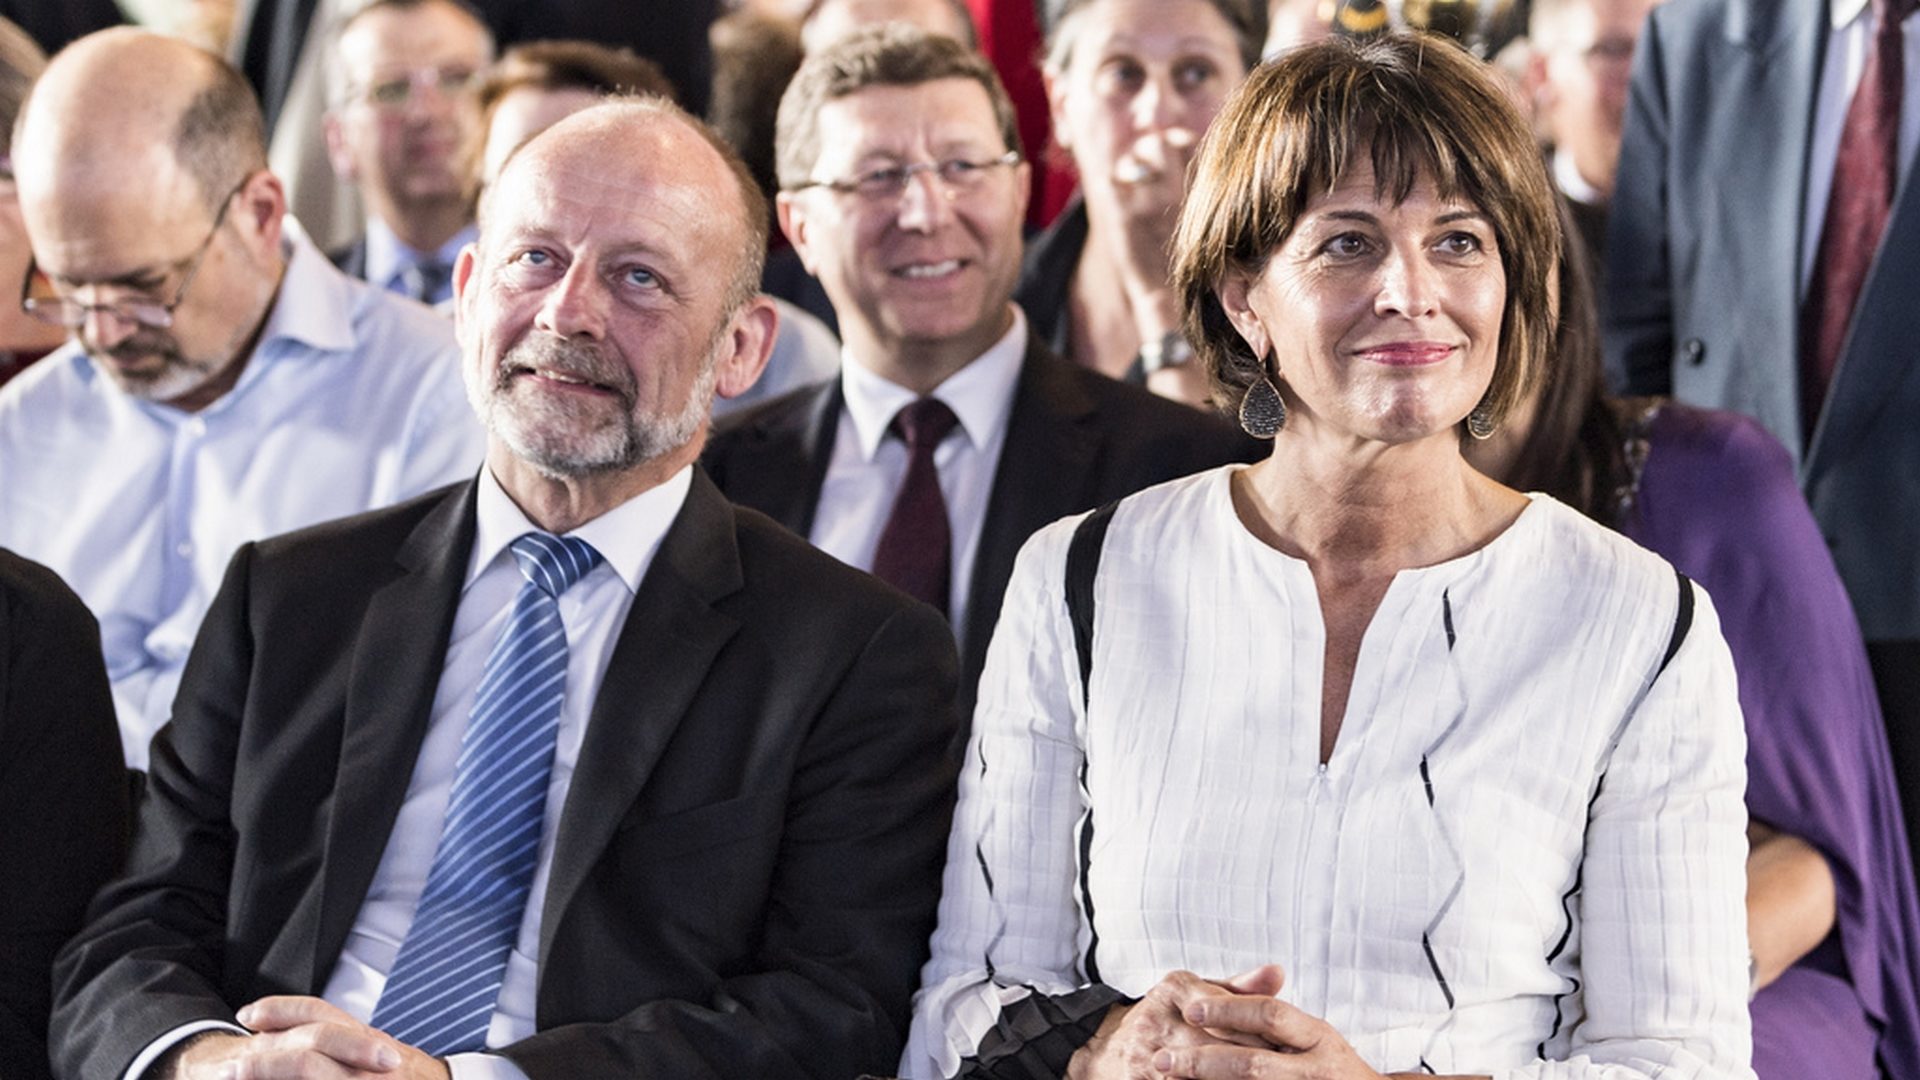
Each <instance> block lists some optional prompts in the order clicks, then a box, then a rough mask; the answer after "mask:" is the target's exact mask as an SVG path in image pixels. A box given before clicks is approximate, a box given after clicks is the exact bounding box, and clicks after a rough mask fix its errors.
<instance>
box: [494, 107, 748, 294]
mask: <svg viewBox="0 0 1920 1080" xmlns="http://www.w3.org/2000/svg"><path fill="white" fill-rule="evenodd" d="M575 165H579V166H583V167H582V168H581V169H580V170H579V171H577V172H575V171H574V169H573V166H575ZM522 171H531V172H541V173H547V174H557V173H562V172H574V175H576V176H592V175H595V174H600V175H603V176H604V177H605V182H607V183H622V182H623V181H624V180H626V179H628V178H634V179H635V180H636V184H635V187H636V190H638V191H641V192H645V191H650V190H656V189H658V188H660V187H669V188H674V189H681V190H692V191H700V192H702V193H703V198H702V202H703V203H704V205H702V206H699V207H693V208H690V209H691V210H693V211H694V212H695V213H697V215H698V217H699V218H700V219H701V220H702V222H703V223H711V224H712V225H713V226H714V227H716V228H718V229H720V230H721V231H722V232H723V233H724V234H726V235H725V240H724V241H723V242H722V243H723V246H722V247H720V248H718V249H717V250H734V251H737V252H738V253H739V254H738V261H737V263H736V265H735V266H734V267H733V268H732V270H733V272H732V273H731V274H729V275H728V278H727V302H726V306H727V308H728V309H733V308H736V307H738V306H740V305H741V304H744V303H745V302H746V301H747V300H748V299H750V298H751V297H752V296H753V295H754V294H755V293H757V292H758V291H759V289H760V272H761V267H762V265H763V264H764V262H765V260H766V247H767V220H768V212H767V202H766V196H765V195H764V194H762V193H761V191H760V186H759V184H758V183H756V182H755V181H754V179H753V176H752V174H751V173H749V172H748V170H747V167H746V165H745V164H744V163H743V162H742V161H741V160H740V156H739V155H738V154H737V153H735V152H734V150H733V148H732V147H731V146H729V145H728V144H727V143H726V142H725V141H724V140H722V139H721V138H720V136H719V135H717V134H715V132H714V131H713V129H712V128H710V127H708V126H707V125H706V124H704V123H702V122H701V121H700V120H698V119H696V118H694V117H693V116H692V115H691V114H689V113H688V112H686V111H685V110H684V109H681V108H680V107H679V106H678V105H675V104H673V103H672V102H670V101H667V100H665V99H664V98H659V97H651V96H631V97H614V98H609V99H608V100H606V101H605V102H603V103H601V104H598V105H594V106H592V107H590V108H587V109H583V110H581V111H580V112H577V113H574V114H573V115H571V116H568V117H566V118H565V119H563V120H560V121H559V122H558V123H556V124H554V125H553V126H552V127H549V128H547V129H546V130H544V131H542V132H540V133H538V134H536V135H534V136H533V137H532V138H529V139H528V140H527V141H526V142H524V143H522V144H521V145H520V146H519V147H518V148H516V149H515V150H514V151H513V152H512V153H511V154H509V155H508V156H507V158H506V160H505V161H504V162H502V163H501V165H500V171H499V175H498V176H497V177H495V179H494V180H493V181H492V182H491V183H490V184H488V186H487V187H486V189H485V191H484V193H483V195H482V197H481V202H480V208H479V210H480V239H481V243H482V244H483V245H484V244H486V242H487V240H488V236H489V230H488V226H489V223H490V221H491V219H492V218H493V217H494V215H493V213H492V209H491V208H492V206H493V204H494V203H495V202H496V201H498V198H497V197H498V193H499V192H503V191H507V192H517V190H518V182H519V181H518V174H519V173H520V172H522ZM728 192H731V194H727V193H728ZM509 197H512V196H509Z"/></svg>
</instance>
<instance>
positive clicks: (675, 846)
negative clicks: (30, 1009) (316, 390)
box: [53, 100, 955, 1080]
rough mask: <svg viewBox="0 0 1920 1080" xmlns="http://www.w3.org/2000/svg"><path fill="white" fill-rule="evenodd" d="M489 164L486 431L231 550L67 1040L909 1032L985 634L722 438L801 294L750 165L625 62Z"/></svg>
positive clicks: (467, 290)
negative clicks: (782, 522) (797, 509)
mask: <svg viewBox="0 0 1920 1080" xmlns="http://www.w3.org/2000/svg"><path fill="white" fill-rule="evenodd" d="M489 192H490V193H489V195H488V199H487V202H486V203H485V204H484V205H483V206H482V208H481V233H480V239H479V241H478V242H477V244H476V245H475V246H474V247H470V248H468V249H467V250H466V251H465V252H463V253H462V255H461V258H460V261H459V264H458V266H457V268H456V270H455V305H456V318H457V322H458V327H459V333H460V338H461V342H462V346H463V353H464V363H465V365H466V372H465V374H466V376H467V382H468V388H469V393H470V396H471V397H472V399H473V401H474V403H475V406H476V408H477V410H478V411H479V412H480V413H481V415H482V417H483V418H484V419H485V420H486V422H487V426H488V430H489V449H488V455H487V464H486V466H485V467H484V468H483V469H482V470H481V473H480V475H479V477H478V478H477V479H476V480H475V481H473V482H471V483H468V484H464V485H461V486H459V487H457V488H453V489H448V490H446V491H444V492H440V493H435V494H431V495H428V496H424V497H422V498H420V499H418V500H415V501H414V502H411V503H407V504H403V505H401V506H398V507H395V508H392V509H389V510H384V511H380V512H376V513H373V514H368V515H364V516H362V517H358V518H352V519H346V520H343V521H339V522H334V523H330V524H326V525H322V526H319V527H316V528H313V529H310V530H307V531H304V532H300V533H295V534H291V535H288V536H283V537H280V538H276V539H272V540H268V541H263V542H261V543H258V544H250V545H246V546H244V547H243V548H242V549H241V550H240V551H239V552H238V554H237V555H236V556H235V557H234V560H233V562H232V564H231V566H230V568H229V571H228V574H227V578H226V582H225V584H224V585H223V587H222V589H221V592H220V595H219V597H218V599H216V600H215V601H214V604H213V609H212V612H211V613H210V615H209V616H208V618H207V620H206V622H205V624H204V626H203V629H202V633H201V635H200V638H199V640H198V642H197V643H196V646H195V648H194V652H193V656H192V659H191V661H190V662H189V664H188V666H187V671H186V674H185V677H184V680H183V682H182V686H181V691H180V695H179V698H178V700H177V702H176V704H175V708H174V714H173V720H172V723H171V724H170V725H169V727H167V728H166V729H165V730H164V731H163V733H162V734H161V735H160V736H159V738H158V739H157V740H156V742H155V749H154V757H153V771H152V779H151V781H150V784H149V788H148V794H147V796H146V799H145V802H144V803H143V805H142V807H141V809H140V820H139V825H138V835H137V837H136V840H135V850H134V854H133V856H132V859H131V865H130V869H129V870H128V872H127V874H126V876H124V877H123V878H122V879H121V880H119V881H118V882H116V883H114V884H113V885H110V886H109V887H108V888H107V890H106V891H105V892H104V893H103V895H102V896H101V898H100V899H99V900H98V901H97V903H96V905H95V910H94V913H93V917H92V920H91V922H90V924H89V925H88V927H87V928H86V929H85V930H84V931H83V932H82V933H81V935H80V936H79V937H78V938H77V939H76V940H75V941H74V942H73V943H72V945H70V946H69V948H68V949H67V951H66V952H65V954H64V955H63V957H62V960H61V963H60V969H59V973H58V980H59V1002H58V1005H57V1008H56V1019H55V1022H54V1033H53V1042H54V1047H55V1054H56V1059H57V1061H58V1062H59V1065H60V1072H61V1074H62V1075H68V1076H76V1077H78V1076H85V1077H121V1076H129V1077H133V1076H139V1077H149V1076H151V1077H211V1076H263V1075H282V1074H285V1075H335V1074H336V1072H338V1073H341V1074H347V1073H350V1074H351V1075H354V1076H361V1075H387V1076H392V1077H396V1078H400V1077H406V1078H418V1077H446V1076H449V1075H452V1076H455V1077H469V1076H472V1077H502V1076H505V1077H535V1078H546V1077H553V1078H561V1077H566V1078H573V1077H593V1076H636V1075H644V1076H672V1077H676V1078H679V1077H715V1078H717V1077H744V1076H760V1077H774V1076H779V1077H790V1076H791V1077H802V1076H805V1077H833V1078H836V1080H843V1078H845V1077H849V1076H853V1075H856V1074H858V1073H861V1072H863V1071H876V1072H877V1071H885V1070H887V1069H890V1068H891V1067H892V1064H893V1062H894V1061H895V1060H896V1059H897V1056H898V1054H899V1051H900V1044H901V1038H902V1035H903V1033H904V1030H905V1026H906V1021H907V1011H908V999H909V996H910V994H911V992H912V990H913V987H914V984H915V979H916V975H917V972H918V969H919V965H920V963H921V962H922V960H923V959H924V958H925V955H926V941H927V935H928V933H929V931H930V929H931V923H932V915H933V910H934V903H935V900H936V895H937V892H938V881H939V873H940V863H941V858H942V852H943V847H944V844H945V839H946V833H947V821H948V814H949V803H950V800H951V797H952V796H951V785H952V773H951V767H950V766H949V765H948V764H946V762H945V759H944V756H943V754H942V750H943V748H944V747H945V746H946V745H947V743H948V742H949V740H950V739H951V737H952V732H953V719H952V711H951V702H952V694H953V688H954V680H955V658H954V655H953V651H952V647H951V645H950V644H949V643H948V639H947V635H946V631H945V627H944V626H943V625H942V624H941V623H940V620H939V618H938V617H937V616H936V615H935V613H934V612H933V611H931V610H930V609H928V608H926V607H924V606H921V605H917V604H913V603H911V602H910V601H908V600H907V599H906V598H904V597H901V596H900V595H899V594H898V593H895V592H893V591H892V590H889V589H887V588H885V587H884V586H882V585H880V584H879V583H877V582H875V581H873V580H872V579H871V578H868V577H866V576H865V575H862V574H858V573H856V572H854V571H852V570H848V569H846V568H844V567H842V566H840V565H839V564H837V563H835V562H834V561H833V560H831V559H829V558H826V557H825V556H822V555H820V554H819V553H817V552H815V551H813V550H811V549H810V548H808V547H807V546H806V545H805V544H803V543H801V542H800V541H798V540H796V539H794V538H793V537H792V536H790V535H788V534H787V533H786V532H785V531H784V530H782V529H780V528H779V527H777V526H776V525H774V524H773V523H772V522H769V521H767V520H766V519H764V518H762V517H760V516H759V515H757V514H754V513H752V512H750V511H744V510H739V509H736V508H734V507H732V506H730V505H729V504H728V503H727V502H726V501H725V500H724V499H723V498H722V497H721V496H720V495H719V493H718V492H717V491H715V490H714V488H713V487H712V485H711V484H710V483H709V482H708V481H707V479H706V478H705V476H704V474H702V473H701V472H700V470H699V468H698V467H697V466H696V465H695V458H696V457H697V456H698V454H699V451H700V445H701V442H702V439H703V436H704V434H705V431H706V426H707V417H708V411H709V407H710V404H711V399H712V395H713V394H714V393H715V392H718V393H719V394H721V395H726V396H732V395H736V394H739V393H741V392H743V391H744V390H746V389H747V388H748V386H750V385H751V383H752V382H753V380H754V378H755V377H756V376H757V375H758V374H759V371H760V368H761V367H762V365H764V363H765V362H766V357H767V353H768V348H769V343H770V341H771V338H772V336H773V330H774V317H773V315H772V313H771V307H770V305H769V304H768V303H767V302H766V301H765V300H763V299H761V298H760V297H759V296H758V294H757V292H756V291H755V289H756V285H757V282H758V280H759V272H760V267H759V262H760V258H761V253H762V252H763V251H764V247H765V236H764V232H763V230H764V225H763V224H761V223H762V222H763V221H764V220H765V215H764V206H763V204H761V203H760V201H759V198H760V197H759V195H758V192H757V189H756V188H755V186H754V184H753V181H752V180H751V178H750V177H749V176H748V175H747V173H746V171H745V169H744V168H743V167H742V166H741V165H740V164H739V162H738V159H737V158H734V157H732V156H731V154H730V153H729V152H728V151H726V150H725V149H724V148H723V147H722V146H721V144H720V143H719V142H718V140H717V139H716V138H715V137H714V136H713V135H712V134H711V132H709V131H707V130H706V129H705V128H704V127H702V126H701V125H699V124H698V122H697V121H694V120H692V119H691V118H690V117H688V116H687V115H686V114H684V113H682V112H680V111H679V110H678V109H677V108H675V107H674V106H672V105H668V104H666V103H664V102H661V101H658V100H652V101H641V100H632V101H624V102H616V103H613V104H607V105H601V106H597V107H595V108H592V109H589V110H587V111H585V112H582V113H579V114H577V115H575V116H574V117H571V118H569V119H568V120H566V121H563V122H562V123H561V124H559V125H557V126H555V127H553V128H551V129H549V130H548V131H547V132H545V133H543V134H541V135H539V136H537V137H536V138H534V139H533V140H532V141H530V142H529V143H528V144H527V145H526V146H524V147H522V148H521V149H520V150H519V151H518V152H517V153H516V154H515V155H514V156H513V157H512V158H510V159H509V160H508V161H507V163H506V165H505V166H504V168H503V171H502V174H501V175H500V177H499V179H498V181H497V182H496V183H495V184H494V185H493V186H492V187H491V188H490V189H489ZM288 482H289V483H298V482H299V478H298V477H289V478H288ZM298 1070H309V1071H298ZM354 1070H357V1071H354Z"/></svg>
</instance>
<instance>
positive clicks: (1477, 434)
mask: <svg viewBox="0 0 1920 1080" xmlns="http://www.w3.org/2000/svg"><path fill="white" fill-rule="evenodd" d="M1467 434H1469V435H1471V436H1473V437H1474V438H1476V439H1480V440H1482V441H1485V440H1487V439H1491V438H1493V417H1492V415H1491V414H1490V413H1489V411H1488V409H1487V403H1486V402H1484V401H1483V402H1481V403H1480V404H1478V405H1475V406H1474V407H1473V411H1472V412H1470V413H1468V414H1467Z"/></svg>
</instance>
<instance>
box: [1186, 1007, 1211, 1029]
mask: <svg viewBox="0 0 1920 1080" xmlns="http://www.w3.org/2000/svg"><path fill="white" fill-rule="evenodd" d="M1187 1022H1188V1023H1190V1024H1205V1023H1206V1022H1207V1007H1206V1006H1205V1005H1202V1004H1200V1003H1199V1002H1195V1003H1194V1004H1192V1005H1189V1006H1187Z"/></svg>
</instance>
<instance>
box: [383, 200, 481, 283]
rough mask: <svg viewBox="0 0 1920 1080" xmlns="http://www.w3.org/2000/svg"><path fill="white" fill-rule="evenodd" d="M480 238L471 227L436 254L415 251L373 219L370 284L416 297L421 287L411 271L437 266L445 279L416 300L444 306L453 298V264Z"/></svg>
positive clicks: (457, 234)
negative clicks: (442, 270)
mask: <svg viewBox="0 0 1920 1080" xmlns="http://www.w3.org/2000/svg"><path fill="white" fill-rule="evenodd" d="M479 235H480V228H479V226H477V225H468V226H467V227H466V228H464V229H461V230H460V231H459V232H457V233H454V234H453V237H452V238H451V239H449V240H448V241H447V242H446V243H444V244H441V245H440V248H439V250H437V251H430V252H429V251H415V250H413V249H412V248H410V247H408V246H407V245H406V244H404V243H402V242H401V240H400V238H399V237H398V236H395V235H394V234H393V230H392V229H391V228H388V227H387V223H386V222H384V221H381V220H380V219H379V218H377V217H370V218H368V219H367V265H366V274H367V280H368V281H370V282H372V283H373V284H375V285H378V286H380V287H381V288H383V289H385V290H387V291H388V292H390V293H397V294H399V295H401V296H407V297H413V296H414V294H415V292H416V291H417V290H418V289H419V283H418V282H417V281H416V280H415V278H414V275H413V274H412V273H411V271H412V270H413V268H414V267H415V266H418V265H419V264H421V263H423V262H436V263H439V264H440V265H441V266H442V267H444V268H445V269H446V273H445V275H444V277H443V279H442V280H441V281H440V282H439V284H438V286H437V287H436V288H435V289H434V290H433V292H432V293H431V294H429V295H427V296H424V297H415V298H416V299H419V300H421V301H422V302H424V303H427V304H439V303H444V302H445V301H447V300H451V299H452V298H453V261H454V260H455V259H457V258H459V257H460V249H461V248H463V247H466V246H467V245H468V244H470V243H472V242H473V241H474V240H475V239H477V238H478V237H479Z"/></svg>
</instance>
